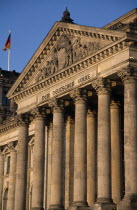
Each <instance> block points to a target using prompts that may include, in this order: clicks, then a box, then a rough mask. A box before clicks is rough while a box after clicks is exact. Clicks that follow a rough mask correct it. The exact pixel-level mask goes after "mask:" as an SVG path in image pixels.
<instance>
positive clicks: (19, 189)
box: [14, 115, 28, 210]
mask: <svg viewBox="0 0 137 210" xmlns="http://www.w3.org/2000/svg"><path fill="white" fill-rule="evenodd" d="M27 156H28V120H27V118H26V116H24V115H20V116H19V133H18V148H17V165H16V187H15V206H14V210H24V209H25V206H26V189H27V159H28V158H27Z"/></svg>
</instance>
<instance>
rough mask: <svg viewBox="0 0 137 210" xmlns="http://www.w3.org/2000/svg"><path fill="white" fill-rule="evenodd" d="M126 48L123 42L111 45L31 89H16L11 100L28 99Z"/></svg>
mask: <svg viewBox="0 0 137 210" xmlns="http://www.w3.org/2000/svg"><path fill="white" fill-rule="evenodd" d="M128 46H129V43H128V42H126V41H125V40H121V41H120V42H117V43H115V44H114V43H113V45H112V46H107V47H105V49H103V50H99V51H98V52H97V53H94V54H93V55H92V56H87V57H86V58H84V59H83V60H81V61H79V62H77V63H75V64H73V65H71V66H70V67H67V68H65V69H63V70H62V71H59V72H57V73H54V74H53V75H51V76H49V77H48V78H45V79H43V80H42V81H39V82H37V83H36V84H34V85H32V86H31V87H28V88H27V89H24V90H23V86H22V87H21V88H19V89H18V88H17V91H16V92H14V93H13V95H14V96H13V100H14V101H16V102H17V101H18V100H20V99H23V98H25V97H28V96H29V95H32V94H35V93H36V92H38V91H40V90H41V89H44V88H45V87H48V86H50V85H51V84H54V83H56V82H58V81H60V80H62V79H63V78H66V77H69V76H70V75H73V74H75V73H77V72H79V71H81V70H82V69H84V68H88V67H90V66H92V65H94V64H96V63H97V62H99V61H102V60H103V59H104V58H107V57H109V56H111V55H113V54H115V53H117V52H119V51H121V50H123V49H125V48H127V47H128Z"/></svg>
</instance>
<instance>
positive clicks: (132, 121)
mask: <svg viewBox="0 0 137 210" xmlns="http://www.w3.org/2000/svg"><path fill="white" fill-rule="evenodd" d="M118 75H119V77H121V79H122V80H123V84H124V164H125V165H124V166H125V173H124V176H125V195H124V198H123V199H122V189H121V128H120V127H121V125H120V124H121V118H120V104H119V102H116V101H114V100H111V89H112V84H111V82H110V80H107V79H104V78H98V79H96V80H95V81H93V83H92V87H93V88H94V90H96V92H97V95H98V109H97V111H96V113H95V111H93V110H92V109H91V108H92V107H90V108H88V107H89V106H88V94H87V93H88V91H87V90H85V89H76V90H74V91H72V92H71V93H70V97H71V99H73V101H74V104H75V125H74V135H73V137H74V144H72V145H73V146H74V151H73V154H72V151H71V154H72V155H74V157H73V158H72V157H71V158H69V157H67V155H66V156H65V152H64V139H65V137H64V135H65V134H64V133H65V132H64V130H65V121H64V119H65V108H64V106H63V104H62V101H61V100H60V99H54V100H52V101H51V102H50V103H49V106H50V107H51V108H52V111H53V122H52V123H53V132H51V131H50V132H51V133H50V135H49V136H50V138H49V139H50V140H51V141H52V149H51V148H50V149H51V151H48V154H49V155H50V156H49V157H50V160H49V161H50V167H49V166H48V170H49V173H50V177H49V182H50V183H48V191H47V192H48V195H47V197H48V199H47V200H48V205H49V210H61V209H64V208H65V205H64V204H65V203H67V205H69V206H68V207H69V209H72V210H73V209H78V208H80V209H81V210H85V209H94V210H98V209H99V210H106V209H107V210H108V209H109V210H112V209H115V208H116V206H117V208H118V210H129V209H131V210H135V209H136V207H137V87H136V71H133V69H132V68H128V69H124V70H122V71H121V72H120V73H119V74H118ZM33 116H34V120H35V144H34V168H33V192H32V210H44V206H43V202H44V201H43V193H44V164H45V163H44V156H45V150H44V148H45V123H46V121H47V119H46V116H45V114H43V112H42V111H41V109H40V108H39V109H35V110H34V111H33ZM67 129H68V130H69V132H70V133H69V134H68V137H67V138H70V137H71V136H72V133H71V129H70V127H67ZM51 130H52V129H51ZM73 137H72V138H73ZM67 144H68V143H67V142H66V145H67ZM27 145H28V121H26V120H24V119H23V118H22V119H21V120H20V124H19V138H18V150H17V164H16V185H15V204H14V208H13V204H11V203H12V202H11V200H12V198H13V197H14V196H12V193H13V191H12V190H11V195H10V201H9V203H10V204H8V205H9V206H12V207H10V208H9V209H11V210H13V209H14V210H19V209H20V210H24V209H25V208H26V207H25V204H26V201H25V199H26V179H27ZM50 145H51V142H50ZM70 148H71V147H69V149H70ZM69 152H70V151H69ZM12 155H13V156H14V155H15V154H14V152H12ZM51 156H52V159H51ZM65 158H67V162H66V161H64V159H65ZM13 159H14V160H13ZM70 160H73V161H74V162H73V163H72V166H73V170H74V171H73V172H74V174H73V173H72V171H71V170H72V168H67V169H66V170H68V171H69V172H68V173H70V174H71V179H72V175H73V181H72V182H71V185H72V186H71V189H70V187H69V191H70V192H71V193H72V194H73V198H72V197H71V196H69V195H67V196H68V197H71V198H70V199H71V203H70V202H69V201H68V202H66V201H65V198H64V197H65V187H66V186H69V184H70V183H69V182H68V181H66V180H65V179H66V178H67V177H68V179H69V175H68V174H67V173H65V175H66V177H65V178H64V167H65V166H64V163H65V164H66V165H69V166H70V165H71V163H69V161H70ZM11 164H13V165H14V166H15V158H13V157H12V161H11ZM73 164H74V165H73ZM11 168H12V166H11ZM14 171H15V167H13V168H12V170H11V172H10V182H11V183H10V186H12V183H13V172H14ZM2 175H3V155H1V154H0V196H1V197H2V187H1V186H2V182H3V179H2ZM72 183H73V184H72ZM50 187H51V188H50ZM49 188H50V189H49ZM72 188H73V189H72ZM9 189H11V187H9ZM70 192H69V193H70ZM49 193H50V194H49ZM49 200H50V201H49ZM114 202H115V203H114ZM0 205H1V201H0ZM89 206H90V207H89Z"/></svg>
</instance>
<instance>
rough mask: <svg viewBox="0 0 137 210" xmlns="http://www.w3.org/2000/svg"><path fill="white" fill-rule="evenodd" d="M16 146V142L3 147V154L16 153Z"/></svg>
mask: <svg viewBox="0 0 137 210" xmlns="http://www.w3.org/2000/svg"><path fill="white" fill-rule="evenodd" d="M16 146H17V142H16V141H12V142H9V143H8V144H6V145H3V154H7V153H10V152H15V151H16Z"/></svg>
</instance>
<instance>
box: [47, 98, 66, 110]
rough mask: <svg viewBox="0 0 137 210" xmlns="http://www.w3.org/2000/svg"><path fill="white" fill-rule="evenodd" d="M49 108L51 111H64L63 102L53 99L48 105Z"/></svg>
mask: <svg viewBox="0 0 137 210" xmlns="http://www.w3.org/2000/svg"><path fill="white" fill-rule="evenodd" d="M48 105H49V107H51V108H52V109H53V111H61V110H64V100H62V99H58V98H53V99H52V100H50V101H49V103H48Z"/></svg>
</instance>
